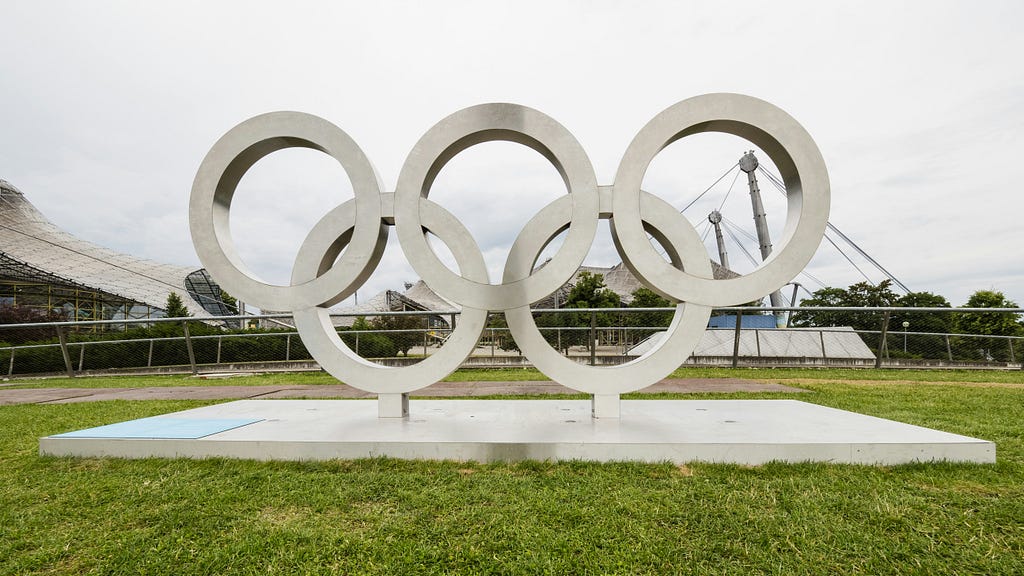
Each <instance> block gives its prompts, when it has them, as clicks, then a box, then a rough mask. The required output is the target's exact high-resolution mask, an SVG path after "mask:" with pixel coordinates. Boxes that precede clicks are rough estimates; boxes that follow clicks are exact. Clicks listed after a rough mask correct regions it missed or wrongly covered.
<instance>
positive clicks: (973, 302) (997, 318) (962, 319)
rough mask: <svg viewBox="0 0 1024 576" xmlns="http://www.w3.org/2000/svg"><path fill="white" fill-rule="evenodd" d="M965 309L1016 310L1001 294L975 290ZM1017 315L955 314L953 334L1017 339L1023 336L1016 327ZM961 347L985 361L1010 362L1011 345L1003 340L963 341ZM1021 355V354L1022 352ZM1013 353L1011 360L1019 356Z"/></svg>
mask: <svg viewBox="0 0 1024 576" xmlns="http://www.w3.org/2000/svg"><path fill="white" fill-rule="evenodd" d="M963 307H964V308H1017V303H1016V302H1014V301H1012V300H1009V299H1007V298H1006V296H1005V295H1003V293H1002V292H996V291H993V290H978V291H977V292H975V293H974V294H971V297H970V298H968V299H967V303H966V304H964V306H963ZM1019 320H1020V314H1009V313H1005V312H980V313H977V312H976V313H964V314H957V317H956V321H955V328H956V331H957V332H958V333H960V334H983V335H987V336H1020V335H1022V334H1024V330H1022V329H1021V325H1020V323H1019ZM961 345H962V346H966V347H968V348H969V349H970V351H973V352H975V353H976V354H977V355H978V356H980V357H981V358H982V359H984V360H996V361H999V362H1006V361H1008V360H1009V359H1010V343H1009V341H1008V340H1007V339H1006V338H962V339H961ZM1021 352H1024V351H1021ZM1021 352H1016V351H1015V354H1014V356H1017V355H1019V354H1021Z"/></svg>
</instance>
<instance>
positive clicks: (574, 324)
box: [537, 271, 622, 351]
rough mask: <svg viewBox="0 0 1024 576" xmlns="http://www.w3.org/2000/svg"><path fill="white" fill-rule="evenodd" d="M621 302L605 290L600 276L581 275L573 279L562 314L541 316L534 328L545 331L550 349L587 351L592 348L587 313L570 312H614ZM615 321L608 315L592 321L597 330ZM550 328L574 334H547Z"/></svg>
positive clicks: (615, 319) (591, 274) (589, 318)
mask: <svg viewBox="0 0 1024 576" xmlns="http://www.w3.org/2000/svg"><path fill="white" fill-rule="evenodd" d="M620 306H622V299H620V298H619V295H618V294H616V293H615V292H614V291H612V290H609V289H608V288H607V287H605V283H604V276H603V275H602V274H594V273H591V272H587V271H583V272H580V275H579V276H578V277H577V279H576V284H575V285H574V286H573V287H572V289H571V290H569V295H568V296H567V297H566V299H565V307H564V309H563V310H564V311H562V312H559V313H557V314H549V315H545V316H543V317H541V318H539V319H538V320H537V326H538V327H548V328H549V329H548V330H546V331H544V330H542V333H543V334H544V337H545V338H546V339H547V341H548V342H549V343H550V344H551V345H552V346H554V347H556V348H558V347H560V348H561V349H562V350H563V351H568V349H569V347H570V346H575V345H581V344H582V345H585V346H586V347H587V349H588V350H590V349H591V348H592V347H593V346H594V342H593V339H592V338H591V337H590V330H589V328H590V325H591V313H587V312H572V311H571V310H572V309H573V308H576V309H581V308H618V307H620ZM617 320H618V319H617V318H615V317H614V315H612V314H603V313H602V314H596V315H595V316H594V321H595V323H596V325H597V326H600V327H606V326H612V325H614V324H615V323H616V321H617ZM551 327H564V328H575V329H574V330H557V329H555V330H551V329H550V328H551Z"/></svg>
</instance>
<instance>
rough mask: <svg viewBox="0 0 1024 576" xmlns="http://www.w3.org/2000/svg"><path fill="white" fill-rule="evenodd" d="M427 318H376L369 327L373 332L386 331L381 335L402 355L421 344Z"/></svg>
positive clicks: (407, 353)
mask: <svg viewBox="0 0 1024 576" xmlns="http://www.w3.org/2000/svg"><path fill="white" fill-rule="evenodd" d="M427 318H428V317H427V316H377V317H376V318H374V319H373V322H371V323H370V325H371V326H372V327H373V328H374V329H375V330H386V331H387V333H386V334H383V335H384V336H386V337H387V338H388V339H389V340H391V342H392V343H393V344H394V345H395V349H396V350H397V351H398V352H401V353H402V355H404V356H408V355H409V350H410V349H411V348H412V347H413V346H415V345H417V344H420V343H422V342H423V331H424V330H425V329H426V327H427Z"/></svg>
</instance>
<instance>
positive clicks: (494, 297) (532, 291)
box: [395, 104, 600, 310]
mask: <svg viewBox="0 0 1024 576" xmlns="http://www.w3.org/2000/svg"><path fill="white" fill-rule="evenodd" d="M495 140H506V141H511V142H517V143H520V144H523V145H525V146H528V147H530V148H532V149H534V150H536V151H537V152H539V153H540V154H542V155H543V156H544V157H545V158H547V159H548V160H549V161H550V162H551V164H552V165H554V167H555V169H557V170H558V172H559V174H561V176H562V179H563V180H564V181H565V185H566V188H567V189H568V191H569V197H570V198H571V203H572V218H571V220H570V222H569V224H568V226H569V232H568V234H567V236H566V238H565V243H564V244H563V245H562V247H561V248H560V250H559V251H558V253H556V254H555V256H554V257H553V258H552V260H551V262H549V263H548V264H547V265H546V266H545V267H544V268H543V269H541V270H539V271H537V272H535V273H533V274H532V275H529V276H527V277H524V278H518V279H515V280H512V281H510V282H507V283H502V284H498V285H492V284H489V283H488V282H487V280H486V278H485V279H484V280H483V281H480V280H471V279H468V278H465V277H463V276H460V275H458V274H455V273H454V272H452V271H451V270H449V269H448V268H447V267H446V266H445V265H444V263H442V262H441V260H440V259H438V257H437V255H436V254H434V251H433V250H431V248H430V246H429V245H428V244H427V241H426V239H425V238H424V237H423V234H422V224H421V218H422V214H421V212H420V207H421V203H420V202H419V200H420V198H421V197H423V198H426V197H427V195H428V194H429V193H430V187H431V185H432V184H433V182H434V178H435V177H436V176H437V174H438V173H439V172H440V171H441V169H442V168H443V167H444V165H445V164H447V163H448V161H449V160H451V159H452V158H453V157H454V156H455V155H456V154H458V153H459V152H461V151H463V150H465V149H466V148H469V147H470V146H473V145H475V144H480V143H483V142H491V141H495ZM599 208H600V199H599V197H598V193H597V179H596V176H595V175H594V168H593V166H592V165H591V164H590V159H589V158H588V157H587V154H586V152H584V151H583V148H582V147H581V146H580V144H579V142H578V141H577V140H576V139H575V138H574V137H573V136H572V134H571V133H569V131H568V130H566V129H565V127H564V126H562V125H561V124H559V123H557V122H555V121H554V120H553V119H552V118H551V117H549V116H547V115H545V114H542V113H540V112H538V111H536V110H533V109H532V108H527V107H525V106H519V105H517V104H482V105H479V106H473V107H471V108H466V109H463V110H460V111H458V112H456V113H454V114H452V115H451V116H448V117H447V118H445V119H444V120H441V121H440V122H438V123H437V124H436V125H434V127H432V128H431V129H430V130H428V131H427V133H426V134H424V135H423V137H422V138H420V140H419V142H417V143H416V146H415V147H413V149H412V152H410V153H409V157H408V158H407V159H406V161H405V165H404V166H403V167H402V172H401V174H400V175H399V177H398V186H397V187H396V190H395V228H396V230H397V232H398V239H399V241H400V243H401V245H402V250H403V251H404V252H405V255H406V258H407V259H408V260H409V263H410V264H412V267H413V269H414V270H416V272H417V273H418V274H419V275H420V277H421V278H422V279H423V281H424V282H426V283H427V285H428V286H430V287H431V288H432V289H433V290H434V291H436V292H437V293H438V294H440V295H442V296H444V297H445V298H447V299H449V300H451V301H452V302H456V303H458V304H461V305H463V306H469V307H472V308H481V309H489V310H502V309H505V308H511V307H516V306H525V305H528V304H531V303H533V302H536V301H538V300H540V299H542V298H544V297H546V296H547V295H548V294H551V293H552V292H554V291H555V290H557V289H558V288H559V287H560V286H561V285H562V284H564V283H565V282H566V281H567V280H568V279H569V278H572V275H573V274H575V273H576V270H577V269H578V268H579V267H580V265H581V264H583V260H584V258H586V256H587V253H588V252H589V251H590V246H591V244H592V243H593V240H594V234H595V233H596V231H597V219H598V214H599ZM463 241H464V240H462V239H459V242H460V243H461V242H463ZM465 241H466V242H470V243H472V246H473V248H474V249H476V250H477V251H479V248H478V247H477V245H476V242H475V241H474V240H473V239H472V237H471V236H470V237H468V238H467V239H466V240H465Z"/></svg>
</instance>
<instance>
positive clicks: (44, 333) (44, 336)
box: [0, 304, 67, 344]
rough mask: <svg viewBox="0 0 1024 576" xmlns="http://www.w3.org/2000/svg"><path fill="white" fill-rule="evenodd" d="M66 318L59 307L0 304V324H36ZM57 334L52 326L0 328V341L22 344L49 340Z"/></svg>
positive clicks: (65, 314)
mask: <svg viewBox="0 0 1024 576" xmlns="http://www.w3.org/2000/svg"><path fill="white" fill-rule="evenodd" d="M62 320H67V313H66V312H65V311H64V310H61V309H55V310H41V309H38V308H35V307H31V306H15V305H12V304H0V325H3V324H37V323H41V322H60V321H62ZM56 336H57V334H56V332H55V331H54V329H53V328H42V327H41V328H19V329H7V330H0V341H3V342H7V343H8V344H23V343H25V342H34V341H37V340H49V339H51V338H55V337H56Z"/></svg>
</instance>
